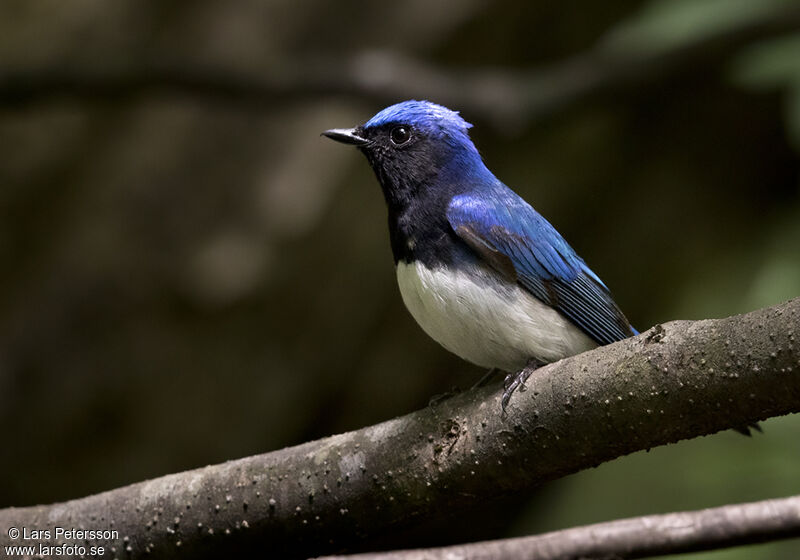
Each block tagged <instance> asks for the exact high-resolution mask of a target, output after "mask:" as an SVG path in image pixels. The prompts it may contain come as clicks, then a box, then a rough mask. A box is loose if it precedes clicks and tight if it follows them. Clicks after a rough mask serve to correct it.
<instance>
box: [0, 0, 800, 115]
mask: <svg viewBox="0 0 800 560" xmlns="http://www.w3.org/2000/svg"><path fill="white" fill-rule="evenodd" d="M645 23H646V22H645ZM639 26H641V27H645V29H644V30H646V26H644V25H641V24H639ZM639 26H637V24H636V23H634V24H632V25H629V26H627V27H626V26H622V27H621V28H619V29H617V30H615V32H612V33H610V34H609V35H608V36H606V37H605V38H604V39H603V40H601V41H599V42H598V44H597V46H596V47H595V48H593V49H590V50H588V51H587V52H585V53H582V54H579V55H576V56H573V57H571V58H568V59H567V60H565V61H563V62H561V63H558V64H553V65H551V66H550V67H546V68H534V69H516V70H510V69H505V68H501V67H494V68H483V69H476V68H448V67H444V66H436V65H433V64H430V63H428V62H426V61H424V60H420V59H417V58H414V57H410V56H407V55H404V54H402V53H401V52H397V51H381V50H376V51H367V52H363V53H356V54H354V55H352V56H349V57H347V58H333V57H322V58H320V57H300V58H298V59H297V60H283V61H280V63H279V64H276V65H275V66H274V67H272V68H270V69H268V70H267V71H265V72H264V71H261V72H255V71H250V72H243V71H241V70H237V69H234V68H229V67H224V66H211V65H207V66H204V65H203V64H202V63H201V64H198V63H197V62H196V61H191V60H189V61H182V62H173V63H165V62H164V61H162V60H158V59H155V60H151V61H149V62H148V63H145V64H141V65H130V66H128V65H122V66H110V67H109V66H104V65H99V66H94V67H86V66H74V67H70V66H63V65H58V66H54V67H44V68H38V69H34V68H23V69H18V70H14V69H8V68H6V69H4V70H3V71H1V72H0V103H2V104H5V105H10V106H14V105H27V104H31V103H37V102H43V101H47V100H48V99H50V100H52V99H53V98H56V99H59V98H70V99H73V100H75V101H78V102H104V103H108V102H116V101H118V100H119V99H129V98H131V97H137V96H141V95H148V94H172V95H179V96H192V97H202V98H206V99H208V100H210V101H217V102H224V103H230V104H236V105H237V106H239V107H242V106H249V107H252V108H255V109H257V110H274V109H275V104H276V103H284V104H285V103H294V104H296V103H302V102H304V101H308V99H309V98H312V97H321V96H323V97H324V96H331V95H340V94H343V95H348V96H355V97H357V98H359V99H369V100H371V101H373V102H374V103H376V104H378V105H381V104H390V103H393V102H396V101H397V100H398V99H410V98H425V99H437V100H440V101H441V102H442V103H446V104H447V105H450V106H453V107H459V108H461V110H463V111H465V112H468V113H469V114H471V115H474V116H475V118H479V119H480V120H482V121H485V122H487V123H491V124H494V125H495V126H497V127H498V128H506V127H512V129H516V130H519V129H520V128H522V127H524V126H526V125H527V123H528V122H529V121H530V120H535V119H537V118H541V117H542V116H547V115H550V114H552V113H554V112H556V111H558V110H559V109H562V110H563V109H564V108H565V107H568V106H570V105H571V104H573V103H578V102H580V101H582V100H584V99H586V98H589V97H593V96H598V95H621V94H624V92H625V91H638V90H641V89H642V88H643V87H644V86H647V85H648V84H650V85H652V84H657V83H661V82H663V81H665V80H668V79H669V78H670V77H671V76H673V75H674V74H675V73H680V72H691V71H693V70H694V71H696V70H698V69H703V68H712V67H714V66H715V65H719V64H720V63H721V62H723V61H725V60H728V59H730V58H731V56H732V55H734V54H735V53H737V52H738V51H739V50H740V49H741V48H742V47H744V46H746V45H748V44H751V43H753V42H755V41H761V40H764V39H768V38H771V37H775V36H780V35H784V34H786V33H787V32H790V31H796V30H798V29H800V6H797V5H793V3H785V4H778V5H772V4H770V3H767V4H766V7H765V8H762V9H759V10H756V11H755V15H753V16H752V17H750V18H746V19H739V20H737V19H734V20H733V21H728V22H725V24H724V25H721V26H718V28H714V29H712V30H711V31H710V32H709V33H708V34H689V35H688V36H686V37H683V38H681V40H678V41H673V42H668V43H666V44H659V43H658V42H655V41H654V42H653V43H654V44H651V45H647V44H646V42H645V44H642V40H643V39H644V40H645V41H646V40H647V37H642V36H641V35H639V33H641V31H643V29H640V28H639Z"/></svg>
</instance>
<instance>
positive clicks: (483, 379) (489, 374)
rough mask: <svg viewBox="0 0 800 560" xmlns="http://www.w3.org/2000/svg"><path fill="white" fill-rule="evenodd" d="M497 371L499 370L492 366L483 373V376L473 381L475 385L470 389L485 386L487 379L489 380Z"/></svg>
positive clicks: (487, 382)
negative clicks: (475, 381)
mask: <svg viewBox="0 0 800 560" xmlns="http://www.w3.org/2000/svg"><path fill="white" fill-rule="evenodd" d="M499 372H500V370H499V369H498V368H496V367H493V368H492V369H490V370H489V371H487V372H486V373H485V374H483V377H481V378H480V379H478V382H477V383H475V385H473V386H472V387H471V388H472V389H477V388H478V387H485V386H486V385H488V384H489V381H491V380H492V378H493V377H494V376H495V375H497V374H498V373H499Z"/></svg>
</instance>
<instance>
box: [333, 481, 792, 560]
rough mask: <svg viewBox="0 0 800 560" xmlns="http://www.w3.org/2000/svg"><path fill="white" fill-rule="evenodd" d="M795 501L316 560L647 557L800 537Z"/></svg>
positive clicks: (618, 521) (682, 513) (774, 501)
mask: <svg viewBox="0 0 800 560" xmlns="http://www.w3.org/2000/svg"><path fill="white" fill-rule="evenodd" d="M798 512H800V496H793V497H791V498H783V499H778V500H764V501H761V502H753V503H749V504H736V505H729V506H722V507H718V508H711V509H704V510H700V511H684V512H680V513H668V514H665V515H647V516H643V517H636V518H632V519H620V520H617V521H609V522H607V523H597V524H594V525H587V526H585V527H575V528H572V529H565V530H563V531H554V532H552V533H547V534H545V535H535V536H531V537H519V538H516V539H504V540H497V541H484V542H479V543H472V544H464V545H458V546H448V547H442V548H429V549H424V550H420V549H414V550H398V551H394V552H374V553H363V554H352V555H349V556H326V557H324V558H320V559H319V560H408V559H413V560H447V559H452V558H458V559H460V560H478V559H480V560H501V559H504V558H536V560H559V559H564V558H614V559H619V560H622V559H623V558H649V557H654V556H663V555H672V554H678V553H681V552H698V551H703V550H713V549H717V548H726V547H732V546H741V545H745V544H753V543H760V542H766V541H774V540H779V539H786V538H792V537H797V536H800V515H798Z"/></svg>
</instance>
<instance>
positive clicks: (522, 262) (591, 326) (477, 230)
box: [447, 185, 638, 344]
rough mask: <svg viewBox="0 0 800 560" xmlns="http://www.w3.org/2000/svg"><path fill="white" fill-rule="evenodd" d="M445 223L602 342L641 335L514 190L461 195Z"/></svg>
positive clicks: (567, 247) (554, 232) (567, 248)
mask: <svg viewBox="0 0 800 560" xmlns="http://www.w3.org/2000/svg"><path fill="white" fill-rule="evenodd" d="M499 186H502V185H499ZM447 219H448V221H449V222H450V226H451V227H452V228H453V230H454V231H455V232H456V234H457V235H458V236H459V237H461V238H462V239H463V240H464V241H465V242H466V243H467V244H468V245H469V246H470V247H472V248H473V249H474V250H475V251H476V252H477V253H478V254H479V255H481V257H483V258H484V259H485V260H487V261H488V262H489V264H491V265H492V266H493V267H494V268H495V269H497V270H498V271H499V272H501V273H503V274H505V275H506V276H508V277H510V278H513V279H515V280H516V281H517V282H518V283H519V284H520V285H521V286H522V287H523V288H525V289H526V290H528V291H529V292H530V293H532V294H533V295H534V296H536V297H537V298H538V299H540V300H541V301H543V302H544V303H546V304H548V305H550V306H551V307H553V308H555V309H557V310H558V311H559V312H561V313H562V314H563V315H564V316H566V317H567V318H568V319H570V320H571V321H572V322H573V323H574V324H575V325H576V326H577V327H579V328H580V329H581V330H582V331H583V332H585V333H586V334H587V335H589V336H590V337H591V338H592V339H593V340H594V341H595V342H597V343H598V344H609V343H611V342H616V341H617V340H622V339H623V338H627V337H629V336H631V335H634V334H638V333H637V332H636V331H635V330H634V329H633V328H632V327H631V325H630V323H629V322H628V320H627V319H626V318H625V315H623V314H622V311H620V309H619V307H617V304H616V303H614V300H613V299H611V294H610V293H609V291H608V288H606V286H605V284H603V282H602V281H601V280H600V278H598V277H597V275H596V274H595V273H594V272H592V271H591V270H590V269H589V267H588V266H586V263H584V262H583V259H581V258H580V257H579V256H578V255H577V254H576V253H575V251H574V250H573V249H572V247H570V246H569V245H568V244H567V242H566V241H564V238H563V237H561V235H560V234H559V233H558V232H557V231H556V230H555V228H554V227H553V226H552V225H550V223H549V222H548V221H547V220H545V219H544V218H543V217H542V216H540V215H539V214H538V213H537V212H536V210H534V209H533V208H531V206H530V205H529V204H528V203H527V202H525V201H524V200H523V199H522V198H520V197H519V196H517V194H516V193H514V192H513V191H511V190H510V189H508V188H506V187H505V186H502V188H498V189H492V191H490V192H485V191H484V192H481V195H480V197H478V196H477V195H469V194H462V195H458V196H456V197H454V198H453V200H452V201H451V202H450V204H449V206H448V208H447Z"/></svg>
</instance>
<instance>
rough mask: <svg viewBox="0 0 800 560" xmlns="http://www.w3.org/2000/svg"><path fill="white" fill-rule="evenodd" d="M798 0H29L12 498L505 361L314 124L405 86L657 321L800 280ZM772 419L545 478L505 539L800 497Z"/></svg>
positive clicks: (99, 486) (15, 131)
mask: <svg viewBox="0 0 800 560" xmlns="http://www.w3.org/2000/svg"><path fill="white" fill-rule="evenodd" d="M797 5H798V3H797V2H788V1H778V0H769V1H766V0H765V1H762V2H752V1H751V0H680V1H679V0H650V1H644V2H642V1H633V0H626V1H621V0H615V1H607V2H602V3H600V2H588V1H582V2H581V1H577V0H571V1H563V0H562V1H560V2H535V3H534V2H523V1H510V0H508V1H499V2H485V1H478V0H460V1H458V2H442V3H435V2H431V1H429V0H425V1H422V0H415V1H411V2H404V3H378V2H356V1H342V2H323V1H314V0H309V1H305V2H290V1H273V2H260V1H256V0H250V1H239V2H211V1H199V2H175V1H162V2H155V1H154V2H141V1H139V0H127V1H124V0H115V1H114V2H108V1H106V0H81V1H75V2H59V1H55V0H36V1H34V0H14V1H6V2H4V3H3V4H2V6H0V271H1V272H2V273H1V274H0V426H2V431H3V440H2V442H3V445H2V452H0V506H9V505H14V506H22V505H29V504H35V503H44V502H52V501H57V500H65V499H69V498H76V497H80V496H83V495H86V494H89V493H94V492H99V491H102V490H107V489H110V488H113V487H117V486H120V485H124V484H128V483H132V482H136V481H139V480H143V479H146V478H151V477H157V476H159V475H163V474H166V473H170V472H175V471H180V470H183V469H189V468H193V467H198V466H202V465H205V464H209V463H217V462H221V461H225V460H227V459H233V458H238V457H242V456H247V455H252V454H256V453H261V452H265V451H269V450H272V449H277V448H280V447H283V446H287V445H293V444H297V443H300V442H303V441H306V440H309V439H312V438H318V437H322V436H325V435H328V434H331V433H335V432H340V431H344V430H350V429H355V428H358V427H361V426H364V425H368V424H372V423H376V422H379V421H381V420H385V419H388V418H391V417H393V416H396V415H400V414H405V413H408V412H411V411H413V410H415V409H418V408H420V407H424V406H426V404H427V402H428V400H429V398H430V397H431V396H432V395H434V394H437V393H442V392H445V391H447V390H450V389H452V388H453V387H454V386H458V387H461V388H467V387H469V386H470V385H471V384H472V383H474V382H475V381H476V380H477V379H478V378H479V377H480V375H481V374H482V372H481V371H480V370H479V369H477V368H475V367H473V366H468V365H465V364H464V363H462V362H461V361H459V360H458V359H457V358H455V357H454V356H451V355H449V354H448V353H447V352H446V351H444V350H442V349H441V348H439V347H438V346H437V345H436V344H435V343H434V342H432V341H431V340H429V339H428V338H427V337H426V336H425V334H424V333H423V332H422V331H421V330H420V329H419V328H418V327H417V326H416V325H415V324H414V322H413V320H412V319H411V317H410V316H409V315H408V313H407V312H406V311H405V309H404V308H403V304H402V302H401V300H400V296H399V293H398V291H397V288H396V284H395V278H394V270H393V267H392V259H391V253H390V250H389V244H388V235H387V228H386V223H385V222H386V216H385V208H384V203H383V200H382V197H381V194H380V191H379V189H378V186H377V183H376V181H375V179H374V177H373V176H372V172H371V171H370V169H369V167H368V165H367V163H366V161H364V159H363V157H362V156H360V155H359V154H358V153H357V152H356V151H355V150H352V149H347V148H345V147H343V146H340V145H336V144H334V143H333V142H330V141H328V140H326V139H324V138H320V137H319V133H320V132H321V131H322V130H325V129H328V128H333V127H348V126H353V125H355V124H359V123H361V122H364V121H365V120H366V119H368V118H369V117H370V116H371V115H372V114H374V113H375V112H376V111H377V110H379V109H381V108H382V107H383V106H385V105H387V104H389V103H392V102H396V101H400V100H402V99H406V98H410V97H416V98H430V99H431V100H433V101H436V102H440V103H443V104H446V105H448V106H450V107H451V108H453V109H457V110H461V112H462V115H463V116H464V117H465V118H466V119H467V120H468V121H470V122H472V123H473V124H474V125H475V128H474V129H473V132H472V137H473V139H474V140H475V141H476V144H477V145H478V147H479V149H480V150H481V153H482V154H483V156H484V159H485V160H486V162H487V164H488V166H489V167H490V168H491V169H492V170H493V171H494V172H495V173H496V174H497V175H498V176H499V177H500V178H501V179H502V180H503V181H504V182H506V183H507V184H508V185H510V186H511V187H512V188H515V190H517V191H518V192H519V193H520V194H521V195H523V196H524V197H525V198H526V199H527V200H529V201H530V202H531V203H532V204H533V205H534V206H535V207H536V208H537V209H538V210H539V211H540V212H541V213H542V214H544V215H545V216H546V217H547V218H548V219H549V220H550V221H551V222H552V223H553V224H554V225H555V226H556V227H557V228H558V229H559V230H560V231H561V232H562V234H564V236H565V237H566V238H567V239H568V240H569V241H570V242H571V244H572V245H573V246H574V247H575V248H576V249H577V250H578V252H579V253H580V254H581V255H582V256H583V257H584V258H585V260H586V261H587V262H588V263H589V264H590V266H591V267H592V268H593V269H594V270H595V271H596V272H597V273H598V274H599V275H600V276H601V277H602V278H603V279H604V281H605V282H606V284H608V285H609V286H610V287H611V289H612V292H613V293H614V295H615V298H616V300H617V301H618V303H619V304H620V306H621V307H622V308H623V309H624V310H625V311H626V313H627V314H628V316H629V318H630V319H631V321H632V322H633V323H634V324H635V325H636V326H637V327H638V328H640V329H641V330H644V329H646V328H648V327H650V326H652V325H654V324H656V323H659V322H665V321H669V320H673V319H702V318H710V317H723V316H728V315H732V314H736V313H741V312H745V311H748V310H752V309H755V308H759V307H763V306H768V305H771V304H775V303H778V302H780V301H783V300H786V299H789V298H791V297H795V296H798V295H800V252H799V251H798V247H799V246H800V198H799V197H798V171H799V170H800V160H798V150H800V62H798V61H800V18H798V17H797V9H796V8H797ZM509 84H510V86H513V87H511V88H510V89H509V88H506V87H505V86H509ZM724 413H725V411H724V410H723V411H720V414H724ZM763 427H764V431H765V434H764V435H759V436H757V437H754V438H752V439H749V440H748V439H745V438H743V437H741V436H739V435H737V434H735V433H733V432H726V433H721V434H718V435H715V436H713V437H706V438H702V439H698V440H694V441H689V442H683V443H681V444H679V445H671V446H667V447H662V448H658V449H655V450H653V451H651V452H649V453H644V452H643V453H638V454H635V455H633V456H630V457H626V458H623V459H620V460H617V461H613V462H611V463H609V464H605V465H603V466H601V467H600V468H597V469H594V470H591V471H588V472H584V473H580V474H578V475H574V476H571V477H568V478H566V479H564V480H561V481H558V482H555V483H552V484H548V485H546V486H545V487H544V488H542V489H540V490H539V491H537V492H536V493H531V496H530V499H529V500H528V502H527V503H526V504H524V505H521V506H515V507H514V508H513V511H511V512H510V513H509V515H507V516H504V517H508V518H509V520H508V522H505V521H503V522H502V523H500V522H498V524H502V525H505V526H504V527H503V528H502V529H500V530H499V532H494V533H492V534H493V535H494V536H499V535H511V534H527V533H532V532H539V531H545V530H550V529H556V528H564V527H568V526H573V525H576V524H582V523H588V522H594V521H601V520H610V519H614V518H617V517H621V516H631V515H639V514H646V513H656V512H666V511H674V510H682V509H689V508H703V507H711V506H717V505H722V504H725V503H731V502H737V501H745V500H757V499H765V498H770V497H779V496H786V495H790V494H794V493H798V492H800V477H798V476H797V473H798V472H800V468H799V467H800V443H799V442H800V422H798V419H797V418H794V417H786V418H780V419H774V420H770V421H767V422H765V423H764V424H763ZM509 507H510V506H509ZM512 513H513V515H512ZM469 536H470V535H462V536H461V537H459V535H457V534H455V535H452V537H450V536H448V537H447V538H453V539H458V538H468V537H469ZM797 554H800V545H798V544H797V543H796V542H787V543H782V544H770V545H762V546H759V547H748V548H740V549H736V550H733V551H725V552H716V553H708V554H702V555H692V557H694V558H699V557H704V558H705V557H708V558H714V559H723V558H724V559H736V558H786V557H790V556H792V555H797ZM687 557H689V556H687Z"/></svg>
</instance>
